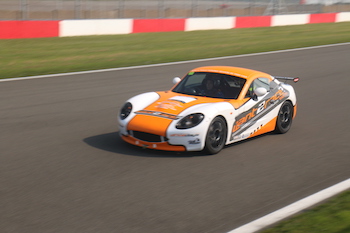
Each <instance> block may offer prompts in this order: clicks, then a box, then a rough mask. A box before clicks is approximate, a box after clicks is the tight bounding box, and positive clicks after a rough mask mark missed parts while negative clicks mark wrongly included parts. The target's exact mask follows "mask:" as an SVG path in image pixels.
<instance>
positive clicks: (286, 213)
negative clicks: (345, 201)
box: [228, 179, 350, 233]
mask: <svg viewBox="0 0 350 233" xmlns="http://www.w3.org/2000/svg"><path fill="white" fill-rule="evenodd" d="M347 189H350V179H347V180H345V181H342V182H340V183H338V184H335V185H333V186H331V187H329V188H326V189H323V190H321V191H319V192H317V193H315V194H312V195H310V196H308V197H305V198H303V199H301V200H299V201H297V202H294V203H292V204H290V205H288V206H286V207H284V208H282V209H279V210H277V211H275V212H272V213H270V214H268V215H265V216H263V217H261V218H259V219H257V220H254V221H252V222H250V223H247V224H245V225H243V226H241V227H238V228H236V229H234V230H232V231H229V232H228V233H253V232H256V231H259V230H262V229H263V228H266V227H268V226H270V225H272V224H274V223H277V222H278V221H281V220H283V219H285V218H288V217H290V216H292V215H293V214H296V213H298V212H300V211H302V210H304V209H306V208H309V207H311V206H313V205H315V204H317V203H320V202H322V201H324V200H326V199H328V198H330V197H332V196H334V195H337V194H339V193H341V192H343V191H345V190H347Z"/></svg>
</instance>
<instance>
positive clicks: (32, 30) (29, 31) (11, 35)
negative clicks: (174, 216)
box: [0, 21, 59, 39]
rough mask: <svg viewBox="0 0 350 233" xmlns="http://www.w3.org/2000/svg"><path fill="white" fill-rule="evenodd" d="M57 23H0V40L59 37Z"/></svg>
mask: <svg viewBox="0 0 350 233" xmlns="http://www.w3.org/2000/svg"><path fill="white" fill-rule="evenodd" d="M58 31H59V21H0V39H19V38H43V37H57V36H59V33H58Z"/></svg>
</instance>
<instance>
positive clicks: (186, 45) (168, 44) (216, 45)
mask: <svg viewBox="0 0 350 233" xmlns="http://www.w3.org/2000/svg"><path fill="white" fill-rule="evenodd" d="M349 41H350V23H349V22H344V23H330V24H308V25H298V26H285V27H267V28H244V29H231V30H211V31H192V32H166V33H165V32H161V33H141V34H128V35H113V36H86V37H65V38H39V39H15V40H0V48H1V53H0V64H1V71H0V78H11V77H23V76H32V75H41V74H53V73H64V72H73V71H84V70H95V69H105V68H115V67H125V66H134V65H146V64H155V63H164V62H172V61H183V60H192V59H200V58H210V57H220V56H230V55H238V54H248V53H255V52H265V51H273V50H281V49H290V48H299V47H307V46H315V45H324V44H334V43H342V42H349Z"/></svg>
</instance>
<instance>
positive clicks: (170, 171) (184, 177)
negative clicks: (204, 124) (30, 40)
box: [0, 44, 350, 233]
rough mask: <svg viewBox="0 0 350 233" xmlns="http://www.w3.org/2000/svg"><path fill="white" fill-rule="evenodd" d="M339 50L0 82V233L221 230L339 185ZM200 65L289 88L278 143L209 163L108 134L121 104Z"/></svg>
mask: <svg viewBox="0 0 350 233" xmlns="http://www.w3.org/2000/svg"><path fill="white" fill-rule="evenodd" d="M349 64H350V45H349V44H347V45H341V46H334V47H326V48H317V49H308V50H300V51H293V52H288V53H286V52H282V53H274V54H265V55H256V56H249V57H237V58H230V59H222V60H215V61H202V62H197V63H188V64H176V65H166V66H159V67H150V68H139V69H130V70H120V71H113V72H102V73H96V74H81V75H74V76H63V77H56V78H44V79H34V80H21V81H11V82H1V83H0V98H1V101H0V128H1V131H0V136H1V138H0V139H1V140H0V153H1V154H0V196H1V197H0V209H1V211H0V226H1V231H2V232H6V233H8V232H16V233H18V232H27V233H29V232H33V233H34V232H35V233H37V232H45V233H49V232H84V233H87V232H93V233H96V232H126V233H134V232H149V233H151V232H152V233H155V232H156V233H158V232H159V233H160V232H162V233H163V232H191V233H197V232H198V233H203V232H208V233H220V232H227V231H230V230H232V229H234V228H236V227H238V226H240V225H243V224H245V223H247V222H250V221H252V220H254V219H256V218H258V217H261V216H263V215H265V214H268V213H270V212H272V211H274V210H276V209H279V208H281V207H284V206H286V205H288V204H290V203H292V202H295V201H297V200H299V199H301V198H303V197H306V196H308V195H310V194H312V193H315V192H317V191H319V190H321V189H324V188H326V187H328V186H331V185H333V184H335V183H338V182H340V181H342V180H345V179H347V178H349V177H350V169H349V167H350V157H349V155H350V146H349V139H350V124H349V116H350V104H349V87H350V78H349V69H350V68H349ZM202 65H235V66H242V67H247V68H252V69H257V70H261V71H265V72H268V73H271V74H273V75H280V76H300V77H301V81H300V82H299V83H298V84H293V85H294V86H295V88H296V92H297V96H298V101H299V103H298V113H297V118H296V119H295V121H294V122H293V126H292V129H291V130H290V131H289V132H288V133H287V134H285V135H273V134H268V135H264V136H262V137H259V138H256V139H253V140H249V141H245V142H242V143H237V144H235V145H233V146H229V147H227V148H225V149H224V150H223V151H222V152H221V153H220V154H218V155H214V156H201V155H200V154H199V153H185V154H179V153H172V152H158V151H150V150H143V149H140V148H136V147H133V146H130V145H127V144H125V143H123V142H122V141H121V140H120V139H119V137H118V134H117V131H118V125H117V116H118V110H119V108H120V107H121V106H122V104H123V102H124V101H125V100H126V99H128V98H129V97H131V96H133V95H135V94H138V93H142V92H146V91H152V90H165V89H168V88H170V86H171V80H172V78H173V77H175V76H182V75H184V74H185V73H186V72H187V71H188V70H190V69H192V68H194V67H197V66H202Z"/></svg>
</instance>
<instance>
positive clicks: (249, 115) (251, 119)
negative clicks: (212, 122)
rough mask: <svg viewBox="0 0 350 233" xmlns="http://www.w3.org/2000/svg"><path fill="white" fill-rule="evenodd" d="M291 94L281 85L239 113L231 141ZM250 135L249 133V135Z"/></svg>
mask: <svg viewBox="0 0 350 233" xmlns="http://www.w3.org/2000/svg"><path fill="white" fill-rule="evenodd" d="M288 96H289V91H288V90H286V89H284V88H283V87H282V86H279V87H278V88H276V89H275V90H271V91H270V93H269V94H268V95H266V97H265V98H264V99H262V100H261V101H260V102H258V103H257V104H255V105H254V106H253V107H252V108H251V109H249V110H248V111H245V112H243V113H241V114H239V115H238V116H237V117H236V120H235V123H234V124H233V128H232V134H231V141H232V140H234V139H236V137H237V136H238V137H239V135H240V134H242V133H243V132H244V131H245V130H246V129H248V128H249V127H250V126H252V125H253V124H254V123H255V122H256V121H257V120H258V119H260V118H261V117H263V116H265V115H266V114H267V113H269V112H270V111H271V110H272V109H273V108H274V106H277V105H278V104H280V103H281V102H283V101H284V100H285V99H287V98H288ZM247 136H249V135H247Z"/></svg>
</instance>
